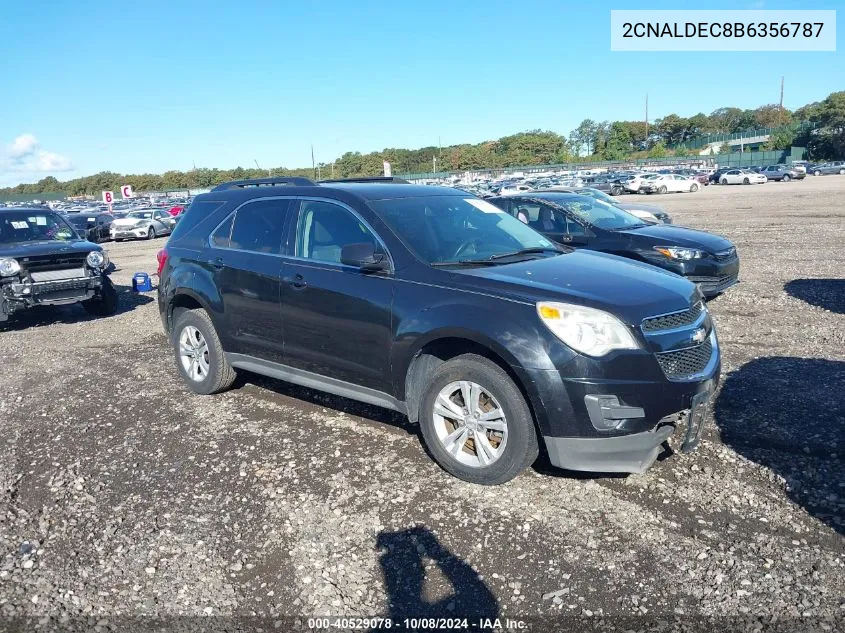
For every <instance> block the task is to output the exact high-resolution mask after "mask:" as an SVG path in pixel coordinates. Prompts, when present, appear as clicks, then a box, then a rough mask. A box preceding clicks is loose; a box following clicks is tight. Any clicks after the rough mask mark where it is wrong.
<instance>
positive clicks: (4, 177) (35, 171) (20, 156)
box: [0, 134, 73, 182]
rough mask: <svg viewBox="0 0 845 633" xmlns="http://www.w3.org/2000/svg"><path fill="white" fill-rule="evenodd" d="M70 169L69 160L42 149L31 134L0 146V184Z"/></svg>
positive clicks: (71, 163)
mask: <svg viewBox="0 0 845 633" xmlns="http://www.w3.org/2000/svg"><path fill="white" fill-rule="evenodd" d="M72 169H73V162H71V160H70V159H69V158H67V157H66V156H62V155H61V154H56V153H55V152H48V151H47V150H45V149H42V147H41V144H40V143H39V142H38V139H37V138H35V136H34V135H32V134H21V135H20V136H18V137H16V138H15V139H14V140H13V141H12V142H11V143H10V144H8V145H5V146H0V182H6V181H8V182H11V181H13V180H18V181H19V180H20V179H28V180H31V179H32V178H43V177H44V176H48V175H50V174H51V173H55V172H62V171H70V170H72Z"/></svg>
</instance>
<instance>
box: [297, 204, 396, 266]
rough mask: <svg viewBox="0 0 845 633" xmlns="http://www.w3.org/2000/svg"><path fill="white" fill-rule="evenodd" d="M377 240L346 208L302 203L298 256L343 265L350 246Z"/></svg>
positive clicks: (375, 245) (377, 247)
mask: <svg viewBox="0 0 845 633" xmlns="http://www.w3.org/2000/svg"><path fill="white" fill-rule="evenodd" d="M361 243H372V244H373V246H374V248H375V250H376V251H379V250H381V248H380V246H379V243H378V240H376V238H375V236H374V235H373V234H372V233H371V232H370V230H369V229H368V228H367V227H366V226H365V225H364V224H363V222H361V220H359V219H358V218H357V217H356V216H355V215H354V214H352V213H350V212H349V211H348V210H347V209H344V208H343V207H341V206H339V205H336V204H332V203H331V202H322V201H316V200H303V201H302V207H301V209H300V211H299V220H298V222H297V227H296V256H297V257H304V258H306V259H312V260H315V261H318V262H326V263H329V264H340V254H341V250H342V249H343V247H344V246H347V245H349V244H361Z"/></svg>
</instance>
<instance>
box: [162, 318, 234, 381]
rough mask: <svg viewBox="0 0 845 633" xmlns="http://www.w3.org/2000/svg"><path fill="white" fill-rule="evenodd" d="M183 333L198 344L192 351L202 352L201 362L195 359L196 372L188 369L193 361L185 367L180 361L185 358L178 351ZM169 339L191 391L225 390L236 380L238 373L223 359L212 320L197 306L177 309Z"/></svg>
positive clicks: (177, 367) (179, 350) (183, 377)
mask: <svg viewBox="0 0 845 633" xmlns="http://www.w3.org/2000/svg"><path fill="white" fill-rule="evenodd" d="M197 332H199V334H200V335H201V338H197V337H195V336H194V335H195V333H197ZM183 335H187V336H188V337H189V338H190V339H191V340H192V341H193V343H194V344H197V345H196V347H195V348H193V349H192V351H197V352H200V353H201V354H202V359H203V361H202V363H201V362H200V360H197V361H196V368H197V370H196V373H193V372H192V373H189V368H191V369H193V367H194V364H193V363H191V362H190V361H189V362H188V364H189V367H185V365H184V364H183V361H184V359H185V358H186V357H185V356H183V354H182V352H181V341H182V337H183ZM200 341H202V344H200ZM170 342H171V344H172V345H173V354H174V358H175V360H176V369H177V371H178V372H179V375H180V376H182V380H184V381H185V384H187V385H188V387H189V388H190V389H191V391H193V392H195V393H199V394H202V395H211V394H213V393H220V392H221V391H226V390H227V389H228V388H229V387H231V386H232V383H233V382H235V378H236V377H237V374H236V373H235V370H234V369H233V368H232V366H231V365H230V364H229V362H228V361H227V360H226V357H225V356H224V354H223V346H222V345H221V344H220V338H219V337H218V336H217V331H216V330H215V329H214V324H213V323H212V322H211V318H210V317H209V316H208V313H207V312H206V311H205V310H203V309H201V308H197V309H195V310H184V311H182V312H180V313H179V314H178V315H177V317H176V320H175V323H174V324H173V332H172V334H171V341H170ZM197 358H199V357H197Z"/></svg>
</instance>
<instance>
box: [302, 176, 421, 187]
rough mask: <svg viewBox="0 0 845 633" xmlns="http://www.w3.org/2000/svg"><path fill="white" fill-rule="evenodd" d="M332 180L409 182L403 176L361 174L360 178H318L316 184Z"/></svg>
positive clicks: (406, 183)
mask: <svg viewBox="0 0 845 633" xmlns="http://www.w3.org/2000/svg"><path fill="white" fill-rule="evenodd" d="M333 182H392V183H396V184H400V185H410V184H411V183H410V182H408V181H407V180H405V179H404V178H397V177H396V176H361V177H360V178H331V179H329V180H318V181H317V184H318V185H322V184H327V183H333Z"/></svg>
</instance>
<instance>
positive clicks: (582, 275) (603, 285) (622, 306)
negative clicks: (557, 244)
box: [450, 250, 698, 325]
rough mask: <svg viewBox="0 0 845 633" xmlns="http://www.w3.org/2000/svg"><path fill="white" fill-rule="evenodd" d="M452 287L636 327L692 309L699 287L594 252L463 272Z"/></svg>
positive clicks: (652, 268)
mask: <svg viewBox="0 0 845 633" xmlns="http://www.w3.org/2000/svg"><path fill="white" fill-rule="evenodd" d="M450 272H452V273H453V279H452V283H454V284H455V285H457V286H459V287H460V286H462V287H464V288H465V289H467V290H471V291H475V292H478V291H482V292H487V293H490V294H497V295H500V296H506V297H508V298H511V299H516V300H521V301H528V302H532V303H533V302H536V301H563V302H570V303H577V304H579V305H586V306H589V307H593V308H598V309H600V310H605V311H606V312H610V313H612V314H614V315H616V316H618V317H620V318H622V320H623V321H625V322H626V323H628V324H630V325H637V324H639V323H640V322H641V321H642V320H643V319H644V318H646V317H650V316H654V315H656V314H665V313H667V312H672V311H675V310H683V309H684V308H688V307H689V306H690V304H691V303H693V302H694V301H695V300H697V298H698V290H697V289H696V287H695V286H694V285H693V284H692V283H690V282H689V281H687V280H686V279H684V278H683V277H681V276H679V275H675V274H674V273H670V272H668V271H665V270H663V269H661V268H657V267H656V266H651V265H649V264H643V263H640V262H636V261H633V260H631V259H626V258H623V257H617V256H615V255H607V254H605V253H598V252H596V251H589V250H577V251H572V252H570V253H564V254H562V255H557V256H555V257H546V258H543V259H532V260H529V261H525V262H518V263H515V264H504V265H501V266H489V267H482V268H468V269H457V270H454V271H450Z"/></svg>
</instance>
